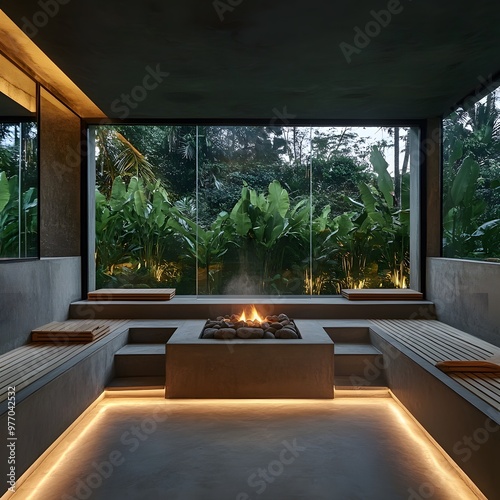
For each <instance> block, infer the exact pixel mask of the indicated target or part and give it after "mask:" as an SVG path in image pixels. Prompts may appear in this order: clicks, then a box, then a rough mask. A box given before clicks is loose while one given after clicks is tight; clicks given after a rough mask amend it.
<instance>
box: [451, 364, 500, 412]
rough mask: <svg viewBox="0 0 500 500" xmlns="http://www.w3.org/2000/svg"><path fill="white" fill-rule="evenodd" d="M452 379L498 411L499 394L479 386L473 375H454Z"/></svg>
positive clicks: (499, 405)
mask: <svg viewBox="0 0 500 500" xmlns="http://www.w3.org/2000/svg"><path fill="white" fill-rule="evenodd" d="M452 378H453V380H456V381H457V382H458V383H459V384H460V385H462V386H464V387H466V388H467V389H469V391H471V392H473V393H474V394H475V395H476V396H478V397H479V398H481V399H483V400H484V401H487V402H488V403H489V404H490V405H491V406H493V407H494V408H495V409H496V410H499V411H500V394H499V393H496V392H495V391H494V390H491V389H490V388H488V387H487V386H485V385H483V384H481V383H480V382H479V381H478V380H477V379H476V378H475V377H474V374H473V373H454V374H453V376H452Z"/></svg>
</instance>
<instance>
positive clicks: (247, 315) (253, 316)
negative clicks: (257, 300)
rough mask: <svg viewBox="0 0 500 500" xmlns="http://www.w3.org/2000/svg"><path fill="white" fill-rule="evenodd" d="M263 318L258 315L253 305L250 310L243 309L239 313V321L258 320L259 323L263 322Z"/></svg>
mask: <svg viewBox="0 0 500 500" xmlns="http://www.w3.org/2000/svg"><path fill="white" fill-rule="evenodd" d="M264 319H265V318H263V317H262V316H260V314H259V313H258V312H257V309H255V306H252V308H251V309H250V312H248V311H245V310H244V311H243V312H242V313H241V314H240V321H258V322H259V323H264Z"/></svg>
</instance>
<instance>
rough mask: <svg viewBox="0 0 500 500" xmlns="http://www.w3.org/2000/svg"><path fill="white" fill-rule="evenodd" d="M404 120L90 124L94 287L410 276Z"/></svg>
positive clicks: (271, 287) (256, 288)
mask: <svg viewBox="0 0 500 500" xmlns="http://www.w3.org/2000/svg"><path fill="white" fill-rule="evenodd" d="M409 130H410V129H407V128H399V127H396V128H394V127H393V128H336V127H292V126H282V127H280V126H138V125H121V126H118V125H117V126H97V127H94V128H93V129H92V131H93V134H94V136H95V142H96V271H97V272H96V276H97V278H96V281H97V283H96V285H97V287H98V288H102V287H138V286H140V287H175V288H176V289H177V293H178V294H199V295H213V294H232V295H245V294H249V295H319V294H323V295H325V294H328V295H332V294H338V293H340V290H341V288H360V287H364V288H378V287H386V288H387V287H392V288H394V287H406V286H408V284H409V272H410V269H409V237H410V232H409V224H410V217H409V193H410V183H409V178H410V151H409V149H410V148H409V146H408V143H409V135H410V133H409Z"/></svg>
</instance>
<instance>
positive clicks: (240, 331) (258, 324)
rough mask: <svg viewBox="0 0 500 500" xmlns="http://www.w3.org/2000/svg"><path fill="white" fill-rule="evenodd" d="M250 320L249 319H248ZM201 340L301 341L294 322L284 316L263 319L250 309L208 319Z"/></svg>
mask: <svg viewBox="0 0 500 500" xmlns="http://www.w3.org/2000/svg"><path fill="white" fill-rule="evenodd" d="M250 318H251V319H250ZM200 338H201V339H219V340H232V339H269V340H271V339H301V338H302V337H301V336H300V332H299V330H298V328H297V326H296V324H295V322H294V321H293V320H292V319H290V318H289V317H288V316H287V315H286V314H278V315H269V316H266V317H264V318H262V317H260V316H259V313H258V312H257V310H256V309H255V307H252V310H251V311H250V312H249V313H248V312H245V311H244V312H243V313H242V314H232V315H229V314H228V315H226V316H218V317H217V318H216V319H215V320H211V319H209V320H208V321H207V322H206V323H205V326H204V327H203V331H202V332H201V335H200Z"/></svg>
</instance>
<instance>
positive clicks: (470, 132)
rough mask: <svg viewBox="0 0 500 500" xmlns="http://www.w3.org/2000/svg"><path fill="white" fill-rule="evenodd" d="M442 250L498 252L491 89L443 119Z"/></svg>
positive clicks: (499, 147) (499, 208)
mask: <svg viewBox="0 0 500 500" xmlns="http://www.w3.org/2000/svg"><path fill="white" fill-rule="evenodd" d="M443 157H444V166H443V255H444V256H445V257H454V258H469V259H470V258H472V259H478V258H480V259H498V258H499V257H500V246H499V245H498V244H497V243H498V242H499V241H500V227H499V225H498V224H497V223H496V220H498V219H499V218H500V189H499V185H500V121H499V113H498V110H497V109H496V98H495V93H491V94H489V95H488V96H487V97H486V98H485V99H484V100H483V101H480V102H479V103H477V104H476V105H474V106H472V107H471V108H470V109H469V110H467V111H465V110H458V111H457V112H455V113H453V114H452V115H451V116H450V117H448V118H447V119H446V120H444V154H443Z"/></svg>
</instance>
